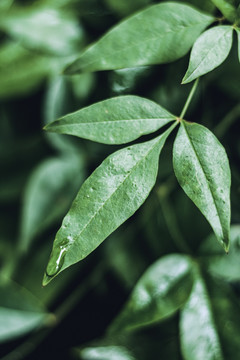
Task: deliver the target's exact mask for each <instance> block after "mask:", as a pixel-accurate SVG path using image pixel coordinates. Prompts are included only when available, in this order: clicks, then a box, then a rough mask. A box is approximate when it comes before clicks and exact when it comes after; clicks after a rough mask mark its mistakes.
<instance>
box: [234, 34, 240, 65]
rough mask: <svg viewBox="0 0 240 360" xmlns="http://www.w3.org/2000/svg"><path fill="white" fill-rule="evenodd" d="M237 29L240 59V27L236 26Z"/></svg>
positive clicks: (239, 56) (239, 57) (239, 55)
mask: <svg viewBox="0 0 240 360" xmlns="http://www.w3.org/2000/svg"><path fill="white" fill-rule="evenodd" d="M235 30H236V32H237V37H238V59H239V61H240V29H239V28H235Z"/></svg>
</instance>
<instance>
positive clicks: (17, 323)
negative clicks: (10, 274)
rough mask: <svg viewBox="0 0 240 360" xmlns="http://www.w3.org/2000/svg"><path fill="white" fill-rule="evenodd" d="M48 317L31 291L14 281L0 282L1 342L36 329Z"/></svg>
mask: <svg viewBox="0 0 240 360" xmlns="http://www.w3.org/2000/svg"><path fill="white" fill-rule="evenodd" d="M46 317H47V313H46V312H45V310H44V308H43V307H42V305H41V304H40V303H39V301H38V300H37V299H35V297H33V296H32V294H31V293H29V292H28V291H26V290H25V289H24V288H22V287H20V286H18V285H17V284H15V283H13V282H10V283H0V343H2V342H4V341H6V340H11V339H14V338H16V337H19V336H21V335H24V334H26V333H28V332H29V331H31V330H33V329H36V328H37V327H38V326H40V325H42V324H43V322H44V320H45V319H46Z"/></svg>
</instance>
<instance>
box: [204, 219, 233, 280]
mask: <svg viewBox="0 0 240 360" xmlns="http://www.w3.org/2000/svg"><path fill="white" fill-rule="evenodd" d="M230 243H231V247H230V250H229V254H228V255H226V254H223V253H222V249H221V248H220V246H219V245H218V243H217V242H216V241H215V236H214V235H210V236H209V237H208V238H207V239H206V241H205V242H203V244H202V246H201V247H200V253H201V255H205V257H204V258H203V260H204V262H206V264H207V268H208V270H209V271H210V272H211V274H213V275H215V276H218V277H220V278H222V279H225V280H228V281H239V280H240V225H233V226H231V229H230Z"/></svg>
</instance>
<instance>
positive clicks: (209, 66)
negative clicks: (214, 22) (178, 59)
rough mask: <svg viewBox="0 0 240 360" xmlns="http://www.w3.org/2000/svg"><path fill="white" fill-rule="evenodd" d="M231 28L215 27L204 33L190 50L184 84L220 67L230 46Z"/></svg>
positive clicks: (226, 26)
mask: <svg viewBox="0 0 240 360" xmlns="http://www.w3.org/2000/svg"><path fill="white" fill-rule="evenodd" d="M232 33H233V28H232V27H231V26H228V25H225V26H215V27H213V28H211V29H209V30H207V31H205V32H204V33H203V34H202V35H201V36H200V37H199V38H198V39H197V41H196V42H195V44H194V45H193V48H192V52H191V56H190V62H189V66H188V70H187V72H186V74H185V76H184V78H183V81H182V82H183V83H184V84H186V83H188V82H190V81H192V80H194V79H196V78H198V77H200V76H202V75H204V74H206V73H208V72H209V71H211V70H213V69H215V68H216V67H217V66H219V65H221V64H222V63H223V61H224V60H225V59H226V58H227V56H228V54H229V52H230V49H231V46H232Z"/></svg>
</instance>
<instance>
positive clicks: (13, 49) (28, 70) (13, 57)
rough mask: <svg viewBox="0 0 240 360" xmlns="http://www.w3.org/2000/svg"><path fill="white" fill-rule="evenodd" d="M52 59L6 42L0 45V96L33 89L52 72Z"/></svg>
mask: <svg viewBox="0 0 240 360" xmlns="http://www.w3.org/2000/svg"><path fill="white" fill-rule="evenodd" d="M52 70H53V61H52V60H51V59H50V58H47V57H43V56H37V55H35V54H33V53H31V52H29V51H28V50H25V49H24V48H23V47H21V46H20V45H19V44H17V43H14V42H6V43H4V44H3V45H2V46H1V47H0V83H1V86H0V98H8V97H11V96H16V95H24V94H26V93H29V92H30V91H33V90H34V89H35V88H36V87H37V86H39V84H41V82H42V81H43V80H44V79H45V78H46V77H47V76H48V75H49V74H50V73H51V72H52Z"/></svg>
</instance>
